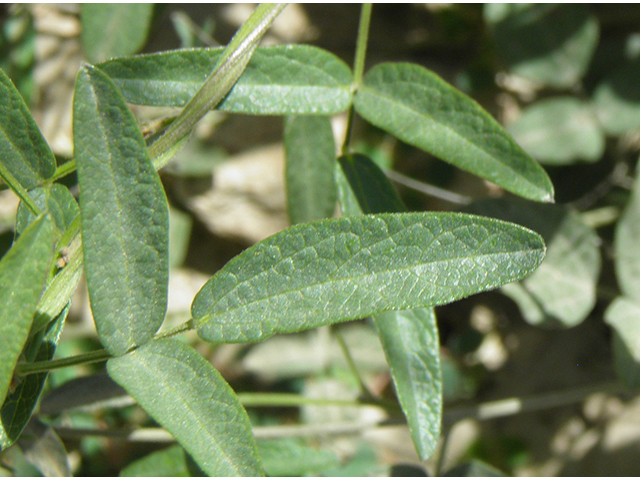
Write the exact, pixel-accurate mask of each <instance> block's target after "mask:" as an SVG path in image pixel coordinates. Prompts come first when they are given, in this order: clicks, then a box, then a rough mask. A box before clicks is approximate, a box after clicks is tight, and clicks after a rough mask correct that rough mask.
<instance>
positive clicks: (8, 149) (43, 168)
mask: <svg viewBox="0 0 640 480" xmlns="http://www.w3.org/2000/svg"><path fill="white" fill-rule="evenodd" d="M0 166H1V167H4V168H3V170H4V169H6V170H8V173H9V174H10V175H12V176H13V177H14V178H15V179H16V180H17V181H18V183H19V184H20V185H22V187H23V188H25V189H27V190H28V189H31V188H34V187H36V186H38V185H39V184H40V183H42V182H43V181H44V180H46V179H47V178H49V177H51V176H52V175H53V173H54V171H55V169H56V160H55V157H54V156H53V152H52V151H51V149H50V148H49V145H47V142H46V141H45V140H44V138H43V137H42V134H41V133H40V130H39V129H38V126H37V125H36V122H35V121H34V119H33V117H32V116H31V113H30V112H29V109H28V108H27V105H26V104H25V103H24V100H23V99H22V96H21V95H20V93H19V92H18V90H16V88H15V87H14V86H13V83H11V80H9V78H8V77H7V76H6V75H5V73H4V72H3V71H2V70H0ZM0 173H2V172H0ZM2 177H3V178H5V180H6V177H5V175H2Z"/></svg>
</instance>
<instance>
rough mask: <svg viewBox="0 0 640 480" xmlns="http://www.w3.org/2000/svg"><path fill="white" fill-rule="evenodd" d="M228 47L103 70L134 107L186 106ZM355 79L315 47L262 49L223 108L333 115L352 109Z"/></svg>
mask: <svg viewBox="0 0 640 480" xmlns="http://www.w3.org/2000/svg"><path fill="white" fill-rule="evenodd" d="M223 50H224V49H223V48H201V49H190V50H174V51H171V52H164V53H154V54H151V55H138V56H135V57H130V58H120V59H115V60H112V61H109V62H105V63H102V64H100V65H99V67H100V68H101V69H102V70H104V71H105V72H106V73H107V74H108V75H109V76H110V77H111V78H112V79H113V81H114V82H115V83H116V85H118V87H119V88H120V89H121V91H122V93H123V95H124V96H125V98H126V99H127V101H128V102H130V103H137V104H142V105H153V106H176V107H181V106H184V105H185V104H186V103H187V102H188V101H189V100H190V99H191V97H193V96H194V95H195V94H196V92H197V91H198V90H199V89H200V87H202V84H203V83H204V81H205V80H206V79H207V77H208V76H209V74H210V73H211V70H212V69H213V67H214V66H215V65H216V63H217V61H218V59H219V58H220V56H221V55H222V52H223ZM351 82H352V75H351V70H350V69H349V67H348V66H347V65H346V64H345V63H344V62H343V61H342V60H340V59H339V58H338V57H336V56H335V55H333V54H331V53H329V52H327V51H325V50H322V49H320V48H317V47H312V46H309V45H278V46H273V47H259V48H258V49H257V50H256V51H255V53H254V54H253V57H251V60H250V61H249V64H248V65H247V68H246V69H245V71H244V72H243V73H242V76H241V77H240V78H239V79H238V81H237V83H236V84H235V86H234V87H233V88H232V89H231V92H230V93H229V95H227V97H226V98H225V100H224V101H223V102H222V103H221V104H220V105H218V107H217V108H218V109H220V110H224V111H227V112H233V113H246V114H250V115H308V114H316V115H317V114H323V115H331V114H335V113H339V112H343V111H345V110H346V109H347V108H349V105H350V104H351Z"/></svg>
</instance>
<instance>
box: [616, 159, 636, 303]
mask: <svg viewBox="0 0 640 480" xmlns="http://www.w3.org/2000/svg"><path fill="white" fill-rule="evenodd" d="M638 165H639V166H640V163H638ZM639 238H640V169H638V173H637V174H636V179H635V183H634V186H633V191H632V193H631V199H630V200H629V203H628V204H627V206H626V207H625V209H624V212H623V213H622V217H621V218H620V220H619V221H618V223H617V224H616V231H615V237H614V245H615V252H616V260H615V267H616V276H617V278H618V283H619V285H620V290H622V293H623V294H624V295H626V296H628V297H630V298H633V299H634V300H636V301H637V302H640V251H639V250H640V249H638V239H639Z"/></svg>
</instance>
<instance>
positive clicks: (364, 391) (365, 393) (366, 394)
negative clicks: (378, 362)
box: [333, 330, 375, 401]
mask: <svg viewBox="0 0 640 480" xmlns="http://www.w3.org/2000/svg"><path fill="white" fill-rule="evenodd" d="M333 333H334V335H335V337H336V340H338V345H340V349H341V350H342V353H343V355H344V358H345V360H346V361H347V365H348V366H349V369H350V370H351V372H352V373H353V376H354V377H355V378H356V380H357V381H358V384H359V385H360V395H361V397H362V400H363V401H367V400H374V399H375V397H374V396H373V395H372V394H371V392H370V391H369V388H368V387H367V385H366V384H365V383H364V380H362V377H361V376H360V372H359V371H358V367H357V366H356V363H355V362H354V361H353V357H352V356H351V353H350V352H349V347H347V344H346V342H345V341H344V338H342V334H341V333H340V332H339V331H338V330H334V331H333Z"/></svg>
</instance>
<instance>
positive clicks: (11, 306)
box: [0, 216, 53, 402]
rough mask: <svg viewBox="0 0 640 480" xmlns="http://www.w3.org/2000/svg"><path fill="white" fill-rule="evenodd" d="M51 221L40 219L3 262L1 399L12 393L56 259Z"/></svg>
mask: <svg viewBox="0 0 640 480" xmlns="http://www.w3.org/2000/svg"><path fill="white" fill-rule="evenodd" d="M52 230H53V227H52V225H51V221H50V220H49V219H48V218H47V217H44V216H43V217H41V218H39V219H38V220H36V221H35V222H33V223H32V224H31V225H30V226H29V227H28V228H26V229H25V231H24V232H23V233H22V235H20V237H19V238H18V240H17V241H16V242H15V243H14V245H13V246H12V247H11V249H10V250H9V251H8V252H7V253H6V254H5V256H4V257H3V258H2V261H0V298H2V308H1V309H0V400H1V401H2V402H4V400H5V398H6V397H7V395H8V394H9V393H10V384H11V380H12V377H13V370H14V368H15V366H16V363H17V362H18V359H19V358H20V354H21V352H22V349H23V347H24V345H25V343H26V341H27V338H28V335H29V330H30V329H31V323H32V321H33V316H34V314H35V312H36V305H37V304H38V299H39V298H40V294H41V293H42V290H43V289H44V286H45V282H46V280H47V274H48V273H49V268H50V267H51V262H52V259H53V239H52Z"/></svg>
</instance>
